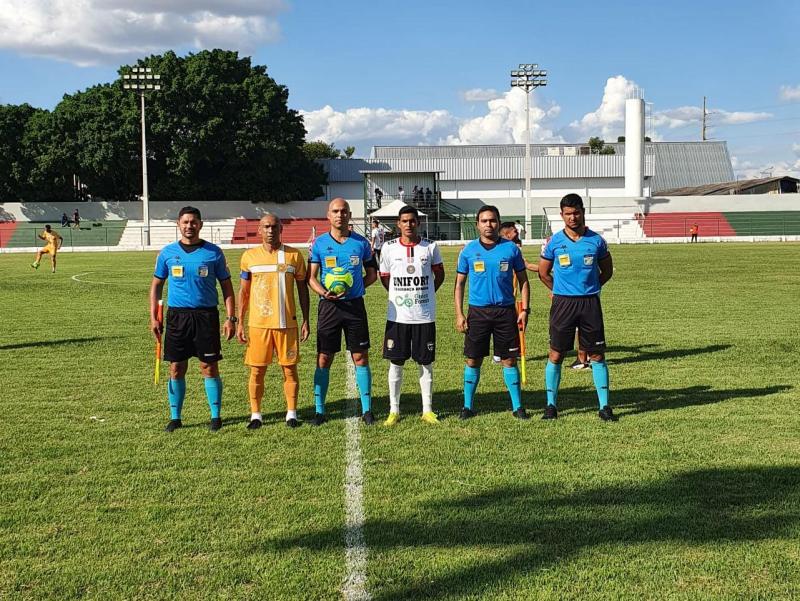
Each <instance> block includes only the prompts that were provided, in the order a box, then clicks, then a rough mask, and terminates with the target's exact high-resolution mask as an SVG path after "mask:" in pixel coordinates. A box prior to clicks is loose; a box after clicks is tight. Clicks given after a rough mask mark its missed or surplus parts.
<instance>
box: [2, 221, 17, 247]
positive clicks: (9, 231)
mask: <svg viewBox="0 0 800 601" xmlns="http://www.w3.org/2000/svg"><path fill="white" fill-rule="evenodd" d="M15 229H17V222H16V221H0V248H2V247H4V246H8V243H9V242H10V241H11V236H13V235H14V230H15Z"/></svg>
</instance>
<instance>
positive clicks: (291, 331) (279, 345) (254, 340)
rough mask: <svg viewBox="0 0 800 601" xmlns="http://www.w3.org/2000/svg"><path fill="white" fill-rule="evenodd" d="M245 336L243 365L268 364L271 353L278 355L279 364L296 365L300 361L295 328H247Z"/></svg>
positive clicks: (261, 365) (270, 359)
mask: <svg viewBox="0 0 800 601" xmlns="http://www.w3.org/2000/svg"><path fill="white" fill-rule="evenodd" d="M247 337H248V343H247V353H245V356H244V364H245V365H252V366H256V367H263V366H265V365H270V364H271V363H272V356H273V354H277V355H278V364H280V365H296V364H297V363H298V361H300V350H299V346H298V335H297V328H285V329H277V328H276V329H268V328H248V329H247Z"/></svg>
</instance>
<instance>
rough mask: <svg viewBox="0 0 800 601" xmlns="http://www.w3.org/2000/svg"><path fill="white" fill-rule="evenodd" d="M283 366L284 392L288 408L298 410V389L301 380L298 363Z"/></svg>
mask: <svg viewBox="0 0 800 601" xmlns="http://www.w3.org/2000/svg"><path fill="white" fill-rule="evenodd" d="M281 367H282V368H283V394H284V395H285V396H286V409H287V410H288V411H297V391H298V390H299V388H300V380H299V378H298V377H297V366H296V365H282V366H281Z"/></svg>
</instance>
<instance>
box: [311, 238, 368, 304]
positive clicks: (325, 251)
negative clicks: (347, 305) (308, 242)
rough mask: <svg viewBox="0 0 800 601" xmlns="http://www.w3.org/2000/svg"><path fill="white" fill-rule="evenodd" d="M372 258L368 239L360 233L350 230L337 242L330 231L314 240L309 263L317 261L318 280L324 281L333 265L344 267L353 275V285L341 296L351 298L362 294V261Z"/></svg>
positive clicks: (359, 296)
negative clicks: (341, 240) (318, 267)
mask: <svg viewBox="0 0 800 601" xmlns="http://www.w3.org/2000/svg"><path fill="white" fill-rule="evenodd" d="M370 259H372V248H371V246H370V243H369V240H367V239H366V238H365V237H364V236H362V235H361V234H357V233H356V232H350V235H349V236H348V237H347V238H346V239H345V240H344V241H343V242H337V241H336V239H335V238H334V237H333V236H331V234H330V232H328V233H326V234H322V235H321V236H319V237H317V239H316V240H314V245H313V246H312V247H311V258H310V259H309V260H310V261H311V263H318V264H319V266H320V268H321V270H320V281H321V282H323V285H324V282H325V276H326V275H327V274H328V273H330V271H331V270H332V269H334V268H335V267H344V268H345V269H347V271H349V272H350V273H351V274H352V275H353V286H352V288H350V290H348V291H347V294H345V295H344V296H343V297H342V298H343V299H344V300H353V299H355V298H361V297H362V296H364V273H363V271H362V268H363V266H364V263H366V262H367V261H369V260H370Z"/></svg>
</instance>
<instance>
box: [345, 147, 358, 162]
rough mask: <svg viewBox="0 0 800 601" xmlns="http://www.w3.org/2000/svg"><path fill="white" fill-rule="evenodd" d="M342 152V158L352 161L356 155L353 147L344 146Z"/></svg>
mask: <svg viewBox="0 0 800 601" xmlns="http://www.w3.org/2000/svg"><path fill="white" fill-rule="evenodd" d="M342 152H343V154H344V157H345V158H346V159H352V158H353V155H354V154H355V153H356V147H355V146H345V148H344V150H343V151H342Z"/></svg>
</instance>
